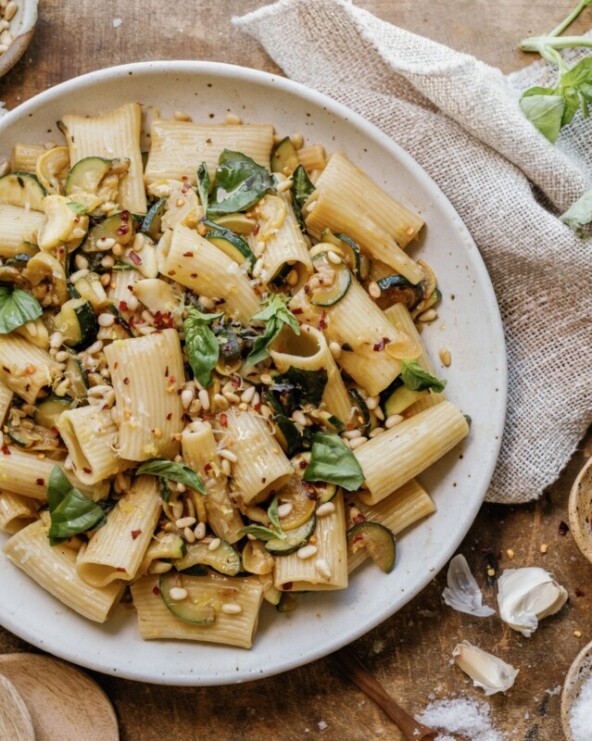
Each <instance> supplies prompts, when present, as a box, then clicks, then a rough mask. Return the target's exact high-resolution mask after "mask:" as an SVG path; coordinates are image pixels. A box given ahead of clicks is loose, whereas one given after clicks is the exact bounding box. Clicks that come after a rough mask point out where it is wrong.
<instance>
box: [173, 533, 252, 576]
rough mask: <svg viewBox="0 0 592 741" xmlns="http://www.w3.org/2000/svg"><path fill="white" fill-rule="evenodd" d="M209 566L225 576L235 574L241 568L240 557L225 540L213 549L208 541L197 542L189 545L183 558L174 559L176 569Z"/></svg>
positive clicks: (182, 569)
mask: <svg viewBox="0 0 592 741" xmlns="http://www.w3.org/2000/svg"><path fill="white" fill-rule="evenodd" d="M196 565H201V566H210V567H211V568H213V569H215V570H216V571H218V572H219V573H220V574H224V575H225V576H236V575H237V574H238V573H239V571H240V570H241V559H240V556H239V554H238V553H237V552H236V551H235V550H234V548H233V547H232V546H231V545H230V543H227V542H226V541H225V540H221V541H220V545H219V546H218V547H217V548H216V549H215V550H213V551H211V550H210V548H209V543H203V542H198V543H195V544H194V545H190V546H189V548H188V549H187V553H186V554H185V555H184V556H183V558H181V559H179V560H178V561H175V568H176V569H177V571H184V570H185V569H188V568H190V567H192V566H196Z"/></svg>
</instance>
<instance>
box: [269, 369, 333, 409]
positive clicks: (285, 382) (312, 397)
mask: <svg viewBox="0 0 592 741" xmlns="http://www.w3.org/2000/svg"><path fill="white" fill-rule="evenodd" d="M327 380H328V376H327V371H326V370H325V369H324V368H322V369H321V370H318V371H310V370H304V369H302V368H294V367H293V366H290V367H289V368H288V370H287V371H286V372H285V373H282V375H280V376H276V377H275V378H274V384H273V386H272V387H271V388H272V391H275V390H278V391H280V392H283V391H284V392H285V391H292V392H294V394H295V396H296V399H297V400H298V404H299V405H300V406H303V405H304V404H312V405H313V406H314V407H318V406H319V405H320V403H321V400H322V398H323V394H324V393H325V386H326V385H327Z"/></svg>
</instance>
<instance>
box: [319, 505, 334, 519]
mask: <svg viewBox="0 0 592 741" xmlns="http://www.w3.org/2000/svg"><path fill="white" fill-rule="evenodd" d="M333 512H335V505H334V504H333V502H325V503H324V504H321V505H320V506H319V507H317V511H316V516H317V517H326V516H327V515H331V514H333Z"/></svg>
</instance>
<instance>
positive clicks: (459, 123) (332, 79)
mask: <svg viewBox="0 0 592 741" xmlns="http://www.w3.org/2000/svg"><path fill="white" fill-rule="evenodd" d="M233 22H234V23H235V25H236V26H238V28H240V29H242V30H244V31H246V32H247V33H249V34H251V35H252V36H253V37H255V38H256V39H257V40H258V41H259V42H260V43H261V44H262V45H263V47H264V48H265V50H266V51H267V53H268V54H269V55H270V56H271V57H272V58H273V59H274V60H275V62H276V63H277V64H279V65H280V67H281V68H282V69H283V70H284V72H285V74H286V75H287V76H288V77H290V78H292V79H294V80H296V81H298V82H301V83H304V84H306V85H308V86H309V87H311V88H315V89H317V90H319V91H321V92H323V93H326V94H327V95H329V96H330V97H332V98H334V99H336V100H338V101H340V102H341V103H344V104H345V105H347V106H349V107H350V108H352V109H353V110H355V111H357V112H358V113H360V114H361V115H362V116H364V117H365V118H366V119H367V120H369V121H371V122H372V123H374V124H375V125H376V126H378V127H379V128H381V129H382V130H383V131H384V132H385V133H386V134H387V135H388V136H390V137H391V138H392V139H394V140H395V141H396V142H398V143H399V144H400V145H401V146H402V147H403V148H404V149H406V150H407V151H408V152H409V153H410V154H411V155H412V156H413V157H414V158H415V159H416V160H417V162H418V163H419V164H420V165H421V166H422V167H423V168H424V169H425V170H426V171H427V172H428V173H429V174H430V175H431V177H432V178H433V179H434V180H435V181H436V183H437V184H438V185H439V186H440V188H441V189H442V190H443V192H444V193H445V194H446V195H447V196H448V198H449V199H450V201H451V202H452V204H453V205H454V207H455V208H456V210H457V211H458V213H459V214H460V216H461V218H462V219H463V221H464V222H465V224H466V226H467V227H468V229H469V231H470V232H471V234H472V236H473V238H474V239H475V241H476V243H477V245H478V247H479V250H480V252H481V255H482V256H483V259H484V261H485V263H486V265H487V268H488V270H489V274H490V276H491V280H492V282H493V285H494V288H495V291H496V295H497V299H498V302H499V305H500V310H501V314H502V319H503V322H504V327H505V333H506V342H507V350H508V366H509V403H508V413H507V422H506V428H505V432H504V437H503V442H502V449H501V454H500V458H499V461H498V465H497V468H496V471H495V473H494V477H493V480H492V483H491V486H490V489H489V492H488V495H487V499H488V500H489V501H493V502H505V503H509V504H514V503H519V502H527V501H529V500H531V499H536V498H537V497H539V496H540V494H541V493H542V492H543V490H544V489H545V487H547V486H548V485H549V484H551V483H552V482H553V481H555V479H556V478H557V476H558V475H559V473H560V472H561V470H562V469H563V467H564V466H565V464H566V463H567V461H568V460H569V458H570V456H571V454H572V453H573V451H574V450H575V448H576V447H577V445H578V442H579V441H580V440H581V438H582V436H583V434H584V433H585V431H586V429H587V427H588V426H589V425H590V423H591V422H592V331H591V330H592V326H591V325H592V322H591V317H592V290H591V280H590V273H589V270H590V265H591V254H592V253H591V250H590V244H589V243H587V242H586V241H583V240H581V239H580V238H578V237H577V236H576V235H574V233H573V232H572V231H571V230H570V229H569V228H568V227H567V226H565V225H564V224H563V223H562V222H561V221H560V220H559V218H558V215H559V214H561V213H562V212H564V211H565V210H566V209H567V208H568V207H569V206H570V205H571V204H572V203H573V202H574V201H575V200H576V199H577V198H579V196H580V195H581V194H582V193H583V191H584V190H586V189H588V188H590V179H591V178H590V175H591V173H592V146H591V142H592V136H591V134H592V125H591V124H590V121H592V119H589V120H584V119H581V118H578V119H576V120H574V122H573V123H572V124H571V125H570V126H569V127H568V128H567V129H565V130H564V131H563V132H562V134H561V138H560V143H559V144H558V145H555V146H553V145H552V144H550V143H549V142H548V141H547V140H546V139H545V138H544V137H543V136H542V135H541V134H539V133H538V131H537V130H536V129H535V128H534V127H533V126H532V124H531V123H530V122H529V121H527V120H526V118H525V117H524V116H523V114H522V112H521V110H520V108H519V106H518V99H519V96H520V92H521V91H522V90H524V89H525V88H527V87H529V86H530V85H534V84H538V85H544V84H547V82H548V80H547V78H549V77H550V76H551V75H552V73H551V71H550V70H548V69H546V67H545V65H542V64H537V65H533V66H532V67H530V68H527V69H526V70H525V71H524V72H521V73H517V74H514V75H510V76H505V75H503V74H502V73H501V72H500V71H499V70H497V69H495V68H493V67H490V66H488V65H486V64H484V63H483V62H481V61H479V60H477V59H475V58H474V57H471V56H468V55H466V54H462V53H459V52H457V51H454V50H452V49H449V48H447V47H446V46H443V45H441V44H438V43H435V42H433V41H430V40H429V39H426V38H423V37H421V36H417V35H415V34H413V33H410V32H408V31H405V30H402V29H400V28H396V27H395V26H393V25H391V24H388V23H386V22H384V21H381V20H379V19H378V18H376V17H374V16H373V15H371V14H370V13H368V12H367V11H364V10H362V9H360V8H358V7H356V6H355V5H353V4H352V3H351V2H348V0H314V1H313V2H311V0H280V2H277V3H275V4H274V5H271V6H267V7H263V8H261V9H259V10H256V11H254V12H252V13H249V14H248V15H245V16H243V17H241V18H235V19H233ZM287 40H289V41H287Z"/></svg>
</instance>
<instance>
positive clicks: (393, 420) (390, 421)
mask: <svg viewBox="0 0 592 741" xmlns="http://www.w3.org/2000/svg"><path fill="white" fill-rule="evenodd" d="M402 421H403V417H402V415H400V414H391V416H390V417H388V418H387V420H386V422H385V423H384V426H385V427H386V429H387V430H390V429H391V427H394V426H395V425H398V424H399V422H402Z"/></svg>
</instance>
